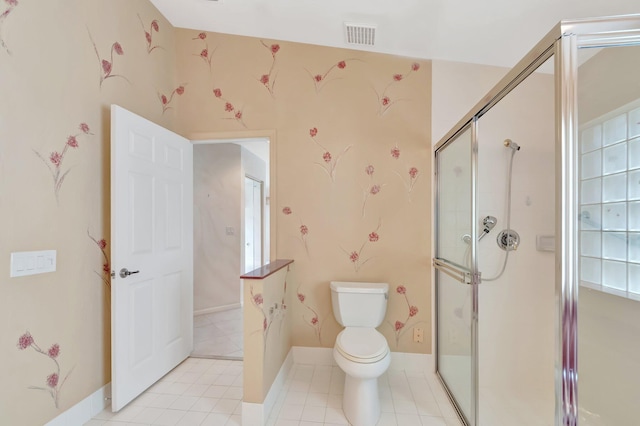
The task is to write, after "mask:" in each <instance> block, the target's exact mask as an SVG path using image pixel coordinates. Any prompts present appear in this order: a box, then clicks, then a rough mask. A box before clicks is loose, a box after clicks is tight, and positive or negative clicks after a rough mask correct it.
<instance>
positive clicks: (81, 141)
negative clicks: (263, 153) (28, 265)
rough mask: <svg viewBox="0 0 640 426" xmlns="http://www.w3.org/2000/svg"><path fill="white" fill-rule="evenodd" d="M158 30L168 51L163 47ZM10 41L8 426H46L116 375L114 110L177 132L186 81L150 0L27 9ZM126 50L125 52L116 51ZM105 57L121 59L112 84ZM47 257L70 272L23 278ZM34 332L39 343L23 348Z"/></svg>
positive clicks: (4, 167)
mask: <svg viewBox="0 0 640 426" xmlns="http://www.w3.org/2000/svg"><path fill="white" fill-rule="evenodd" d="M9 7H10V6H9V4H8V3H7V2H3V3H2V5H1V6H0V13H3V12H4V11H5V10H7V9H8V8H9ZM154 20H157V28H158V31H155V30H153V29H152V28H151V25H152V21H154ZM141 21H142V22H141ZM145 31H147V32H150V33H151V34H152V45H151V47H154V46H159V47H158V48H156V49H153V50H152V51H151V52H149V51H148V50H149V49H148V47H149V46H148V45H147V41H146V38H145ZM0 37H1V38H2V41H3V43H4V44H5V45H6V46H7V47H8V49H9V50H10V52H11V54H9V53H8V52H7V50H6V49H4V48H3V47H1V46H0V100H1V101H0V223H2V231H1V237H0V259H2V261H1V262H0V277H2V278H1V279H0V284H1V285H0V312H2V314H1V318H2V320H1V321H0V359H2V363H1V364H0V381H1V382H2V384H3V386H2V388H1V389H0V419H2V420H0V422H1V423H3V424H15V425H18V424H19V425H41V424H44V423H46V422H47V421H48V420H51V419H52V418H54V417H55V416H57V415H58V414H60V413H62V412H63V411H64V410H66V409H67V408H69V407H71V406H73V405H74V404H76V403H77V402H79V401H80V400H81V399H83V398H85V397H86V396H88V395H90V394H91V393H93V392H95V391H96V390H97V389H99V388H100V387H102V386H103V385H104V384H106V383H108V382H109V381H110V355H109V353H110V332H109V330H110V323H109V321H110V317H109V306H110V298H109V289H108V286H107V285H106V284H105V281H104V278H105V275H104V274H103V272H102V268H103V264H104V263H105V262H108V260H105V255H104V254H103V250H101V247H100V245H99V242H100V240H102V239H105V243H106V246H105V247H104V252H105V253H106V254H107V255H108V253H109V249H110V241H109V233H110V229H109V208H110V207H109V125H110V120H109V105H110V104H111V103H117V104H119V105H121V106H123V107H125V108H127V109H129V110H132V111H134V112H135V113H137V114H140V115H142V116H144V117H146V118H148V119H150V120H152V121H155V122H157V123H160V124H162V125H163V126H166V127H169V128H172V127H173V124H174V116H175V112H176V111H175V109H168V110H166V111H165V112H164V113H163V107H162V103H161V100H160V98H159V95H160V93H163V94H166V95H170V94H171V92H172V91H173V90H174V89H176V87H177V83H176V80H175V78H174V69H175V63H176V60H175V54H174V52H175V47H174V30H173V28H172V27H171V26H170V25H169V24H168V23H167V21H166V20H164V19H163V18H162V16H161V15H160V13H158V11H157V10H155V8H154V7H152V6H151V4H150V3H149V2H148V1H140V0H134V1H130V0H93V1H80V0H63V1H55V2H28V1H24V2H23V1H19V2H17V5H16V6H15V7H12V8H11V11H10V12H9V14H8V15H7V16H6V18H5V19H3V20H1V23H0ZM92 40H93V42H94V43H95V48H94V45H93V44H92ZM116 42H117V43H119V45H120V46H121V48H122V53H123V54H122V55H118V54H117V53H116V52H115V49H114V53H113V57H112V56H111V51H112V46H113V45H114V43H116ZM96 50H97V53H96ZM98 57H99V58H100V59H99V58H98ZM101 60H106V61H109V62H112V70H111V74H110V77H109V78H106V79H104V81H103V82H102V84H101V77H104V75H105V74H103V68H102V66H101V62H100V61H101ZM186 90H187V91H188V90H189V89H188V88H187V89H186ZM175 97H179V96H177V95H176V96H174V99H173V101H172V103H171V104H169V106H171V105H174V104H175ZM82 123H85V124H86V125H87V127H84V126H83V127H84V130H83V128H81V124H82ZM70 136H75V137H76V139H75V141H77V148H74V147H72V146H69V148H67V151H66V153H65V155H64V158H63V160H62V161H61V162H60V167H59V175H58V178H57V180H56V179H55V173H57V172H58V169H57V168H56V167H55V165H54V164H53V163H52V162H51V160H50V155H51V153H53V152H58V153H60V154H61V153H62V152H63V151H64V148H65V146H66V144H67V142H68V138H69V137H70ZM75 141H74V140H73V139H72V140H71V142H70V144H71V145H75V143H76V142H75ZM65 173H66V174H65ZM63 176H64V179H63ZM55 182H58V183H59V189H58V191H57V196H56V191H55V190H54V184H55ZM43 249H54V250H57V256H58V259H57V271H56V272H53V273H48V274H43V275H34V276H29V277H21V278H9V257H10V253H11V252H15V251H29V250H43ZM27 332H28V333H30V335H31V336H32V338H33V339H34V342H35V343H34V345H30V346H27V347H25V348H24V349H22V350H21V349H19V347H18V343H19V342H18V339H19V337H20V336H23V335H25V333H27ZM23 343H24V344H25V346H26V345H27V344H28V343H29V341H28V340H23ZM35 345H37V347H38V348H40V349H41V350H42V351H43V352H45V354H43V353H39V352H38V351H37V350H36V346H35ZM55 345H58V347H59V353H58V354H57V355H56V347H55ZM50 349H52V351H51V356H50V355H49V354H48V352H49V350H50ZM56 362H57V363H58V364H59V367H60V371H59V376H58V377H59V380H58V384H57V385H56V386H54V387H49V386H48V385H47V377H49V376H51V375H52V374H54V373H58V371H57V368H56ZM65 378H66V380H65ZM52 380H53V377H52ZM51 384H53V382H51ZM30 387H41V388H45V389H47V390H37V389H32V388H30ZM49 391H52V392H53V393H54V394H57V396H58V407H56V405H55V403H54V398H52V395H51V394H50V392H49Z"/></svg>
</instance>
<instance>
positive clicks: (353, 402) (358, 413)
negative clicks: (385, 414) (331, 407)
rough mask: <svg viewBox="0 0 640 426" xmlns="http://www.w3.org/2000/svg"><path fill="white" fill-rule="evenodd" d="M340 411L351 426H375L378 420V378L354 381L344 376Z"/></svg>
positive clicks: (354, 379)
mask: <svg viewBox="0 0 640 426" xmlns="http://www.w3.org/2000/svg"><path fill="white" fill-rule="evenodd" d="M342 410H343V411H344V415H345V417H346V418H347V420H348V421H349V424H351V425H353V426H375V424H376V423H378V419H380V398H379V395H378V378H377V377H376V378H373V379H356V378H353V377H351V376H349V375H346V376H345V379H344V396H343V399H342Z"/></svg>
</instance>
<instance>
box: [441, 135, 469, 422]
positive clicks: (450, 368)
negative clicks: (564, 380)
mask: <svg viewBox="0 0 640 426" xmlns="http://www.w3.org/2000/svg"><path fill="white" fill-rule="evenodd" d="M473 161H474V158H473V139H472V131H471V126H468V127H467V129H466V130H464V131H463V132H461V133H460V134H459V135H458V136H457V137H455V139H453V140H452V141H451V142H449V143H447V144H445V145H443V146H442V147H440V148H439V149H438V150H437V151H436V170H437V176H436V179H437V190H436V194H437V195H436V244H435V258H434V260H433V262H434V266H435V271H436V272H435V284H436V297H437V303H436V309H437V314H436V315H437V333H436V336H437V337H436V339H437V340H436V345H437V347H436V352H437V353H436V371H437V373H438V375H439V376H440V378H441V380H442V382H443V383H444V385H445V387H446V388H447V390H448V392H449V394H450V396H451V397H452V398H453V399H454V400H455V403H456V406H457V407H456V408H457V409H458V410H459V413H460V414H461V415H462V416H463V417H464V418H465V420H466V422H467V424H472V425H473V424H475V421H476V408H477V407H476V402H475V401H476V396H475V391H474V389H475V388H476V383H477V380H476V371H477V369H476V367H475V363H476V361H475V360H476V357H475V353H474V351H475V344H474V342H473V339H474V337H473V336H474V335H475V333H474V331H475V330H474V327H475V324H476V322H475V321H474V315H475V314H474V300H477V298H476V294H477V293H476V286H477V284H475V283H473V280H472V277H473V273H472V271H473V270H474V268H473V260H472V259H474V258H475V248H474V246H475V244H473V241H474V240H475V238H473V236H474V235H475V229H472V227H473V221H472V218H473V211H474V210H473V209H474V202H473V196H472V195H473V193H474V189H473V185H474V181H473V179H472V177H473V175H474V173H475V167H473ZM472 251H473V253H472Z"/></svg>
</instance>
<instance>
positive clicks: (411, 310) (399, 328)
mask: <svg viewBox="0 0 640 426" xmlns="http://www.w3.org/2000/svg"><path fill="white" fill-rule="evenodd" d="M396 293H397V294H401V295H403V296H404V301H405V302H406V304H407V317H406V319H405V320H404V322H403V321H400V320H398V321H396V322H395V323H394V324H392V323H391V322H388V324H389V325H390V326H391V327H392V328H393V330H394V333H395V337H396V345H398V344H399V343H400V337H401V336H402V335H403V334H404V333H405V332H406V331H407V330H408V329H409V328H408V327H406V326H407V325H409V322H410V321H413V320H412V318H416V316H417V315H418V312H419V310H418V307H417V306H415V305H412V304H411V303H409V297H408V296H407V288H406V287H405V286H403V285H399V286H397V287H396ZM418 322H420V321H418ZM414 324H416V323H415V322H414Z"/></svg>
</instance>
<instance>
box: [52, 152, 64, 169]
mask: <svg viewBox="0 0 640 426" xmlns="http://www.w3.org/2000/svg"><path fill="white" fill-rule="evenodd" d="M49 161H51V162H52V163H53V164H54V165H55V166H56V167H58V166H60V163H61V162H62V155H60V153H59V152H58V151H53V152H52V153H51V155H49Z"/></svg>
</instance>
